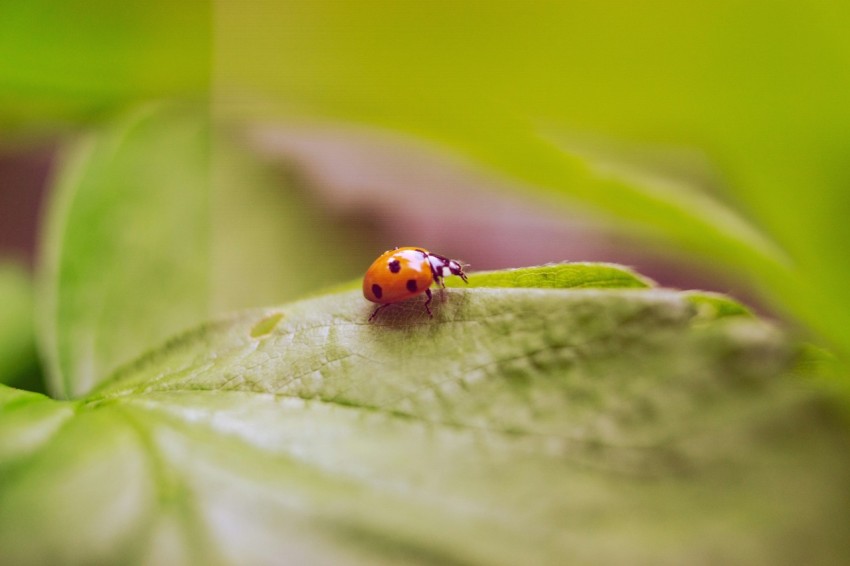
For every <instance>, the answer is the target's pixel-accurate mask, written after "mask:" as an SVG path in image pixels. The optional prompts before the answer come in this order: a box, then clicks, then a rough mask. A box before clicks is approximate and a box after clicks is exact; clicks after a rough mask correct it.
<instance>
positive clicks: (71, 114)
mask: <svg viewBox="0 0 850 566" xmlns="http://www.w3.org/2000/svg"><path fill="white" fill-rule="evenodd" d="M211 23H212V5H211V3H210V2H209V1H208V0H189V1H187V2H171V1H169V0H150V1H148V0H144V1H142V0H130V1H129V2H121V3H114V2H108V1H104V0H95V1H92V0H69V1H67V2H54V1H52V0H32V1H27V2H16V1H14V0H12V1H4V2H0V61H3V64H2V66H0V134H4V133H5V134H7V135H8V134H9V133H18V134H21V133H30V132H33V131H49V130H51V129H55V128H56V127H65V126H67V125H69V124H73V123H80V122H83V121H86V120H91V119H92V118H94V117H97V116H98V115H100V114H102V113H103V112H109V111H113V112H114V111H115V110H116V109H117V108H120V107H121V106H122V105H126V104H129V103H133V102H138V101H140V100H145V99H147V98H150V97H161V96H167V95H182V96H186V95H190V96H198V95H205V94H206V93H207V92H208V88H209V80H210V61H211V59H210V42H211V41H212V38H211V35H210V29H211Z"/></svg>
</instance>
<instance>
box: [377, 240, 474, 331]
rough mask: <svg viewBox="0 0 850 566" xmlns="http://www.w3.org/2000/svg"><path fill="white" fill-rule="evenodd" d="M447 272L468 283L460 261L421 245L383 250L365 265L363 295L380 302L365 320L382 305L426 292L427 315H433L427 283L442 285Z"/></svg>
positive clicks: (429, 285) (429, 287) (429, 288)
mask: <svg viewBox="0 0 850 566" xmlns="http://www.w3.org/2000/svg"><path fill="white" fill-rule="evenodd" d="M449 275H457V276H458V277H460V278H461V279H463V282H464V283H468V281H467V279H466V274H465V273H464V272H463V267H462V266H461V264H460V263H458V262H457V261H455V260H453V259H449V258H447V257H443V256H441V255H437V254H432V253H431V252H429V251H428V250H426V249H424V248H412V247H405V248H395V249H392V250H389V251H386V252H384V253H383V254H381V256H380V257H379V258H378V259H376V260H375V261H374V263H372V265H371V266H369V269H368V270H366V276H365V277H364V278H363V296H364V297H366V298H367V299H368V300H370V301H372V302H373V303H378V304H379V305H380V306H379V307H378V308H376V309H375V312H373V313H372V316H370V317H369V320H370V321H371V320H372V319H374V318H375V315H377V314H378V311H380V310H381V309H382V308H384V307H386V306H388V305H391V304H392V303H399V302H401V301H406V300H407V299H410V298H412V297H416V296H417V295H421V294H422V293H425V294H426V295H427V296H428V300H427V301H425V310H426V311H428V316H434V315H433V314H431V309H430V308H429V307H428V305H429V304H430V303H431V298H432V296H431V284H432V283H435V282H436V283H439V284H440V286H442V287H443V288H445V287H446V284H445V283H443V278H444V277H447V276H449Z"/></svg>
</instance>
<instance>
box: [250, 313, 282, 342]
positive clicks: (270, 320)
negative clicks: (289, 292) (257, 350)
mask: <svg viewBox="0 0 850 566" xmlns="http://www.w3.org/2000/svg"><path fill="white" fill-rule="evenodd" d="M282 318H283V313H282V312H277V313H274V314H272V315H269V316H267V317H266V318H264V319H262V320H261V321H260V322H258V323H257V324H255V325H254V326H253V328H251V338H260V337H262V336H265V335H266V334H268V333H269V332H271V331H272V330H274V328H275V326H277V323H278V322H280V319H282Z"/></svg>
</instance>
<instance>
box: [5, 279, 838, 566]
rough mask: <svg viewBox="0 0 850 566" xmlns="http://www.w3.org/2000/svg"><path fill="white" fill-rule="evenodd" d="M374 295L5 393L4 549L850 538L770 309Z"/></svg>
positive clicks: (215, 555)
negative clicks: (74, 393) (390, 299)
mask: <svg viewBox="0 0 850 566" xmlns="http://www.w3.org/2000/svg"><path fill="white" fill-rule="evenodd" d="M603 268H604V269H606V270H607V269H609V268H608V267H607V266H603ZM545 269H549V270H551V269H552V267H548V268H545ZM584 269H585V270H588V271H592V270H593V269H594V268H593V266H585V267H584ZM504 276H505V277H510V276H511V275H510V273H507V274H504ZM593 278H594V277H593V276H592V274H590V273H588V274H586V275H585V276H584V277H582V279H593ZM550 279H551V278H550ZM371 309H372V306H371V305H370V304H368V303H367V302H366V301H364V300H363V299H362V297H361V296H360V292H359V291H350V292H342V293H336V294H331V295H326V296H323V297H318V298H314V299H309V300H305V301H301V302H297V303H291V304H287V305H283V306H281V307H277V308H271V309H258V310H249V311H244V312H242V313H238V314H235V315H232V316H230V317H227V318H224V319H220V320H218V321H216V322H212V323H208V324H206V325H203V326H200V327H198V328H196V329H195V330H193V331H190V332H187V333H185V334H183V335H180V336H178V337H176V338H174V339H172V340H170V341H169V342H168V343H167V344H165V345H164V346H163V347H161V348H159V349H157V350H155V351H152V352H150V353H148V354H147V355H145V356H144V357H143V358H141V359H139V360H137V361H136V362H134V363H132V364H130V365H126V366H124V367H123V368H122V369H120V370H119V371H118V372H117V373H115V374H114V375H113V376H112V378H111V379H110V380H108V381H107V382H105V383H103V384H102V385H101V386H100V387H99V388H98V389H97V390H96V391H95V392H94V393H92V394H90V395H89V396H88V397H86V398H85V399H82V400H80V401H77V402H55V401H49V400H46V399H44V398H42V397H38V396H33V395H27V394H20V393H12V392H10V391H9V390H4V393H3V396H2V400H3V404H2V408H0V427H11V429H12V430H15V429H17V430H20V431H23V430H27V428H28V426H31V427H32V428H33V429H36V430H37V433H33V434H32V435H31V436H32V437H33V438H34V440H32V441H29V442H27V443H24V444H23V446H19V447H17V448H15V449H10V450H6V451H4V453H3V454H4V457H3V458H2V460H0V468H2V470H3V472H4V473H3V476H2V477H3V478H4V480H3V483H2V485H0V547H2V548H4V549H12V550H11V551H10V552H11V554H8V556H9V558H10V559H11V560H12V561H13V562H14V563H22V564H27V563H39V562H44V561H51V560H53V561H56V560H59V561H62V562H92V561H115V560H117V559H121V560H124V561H126V560H131V561H135V560H140V561H148V562H163V561H165V562H173V561H176V560H183V561H209V560H213V561H217V562H224V563H245V562H251V563H271V562H275V561H279V560H280V558H281V557H284V556H285V557H287V559H289V560H292V561H301V562H309V563H321V562H333V563H347V564H358V563H364V564H365V563H370V564H373V563H388V564H389V563H397V562H399V561H406V562H413V563H462V564H470V563H488V564H516V563H518V562H525V561H531V562H534V563H553V564H554V563H564V562H569V563H600V562H603V563H613V562H620V563H622V562H629V563H638V564H641V563H643V564H658V563H683V562H687V563H693V562H699V561H706V560H708V561H712V562H714V561H720V562H726V563H729V562H747V563H764V564H775V563H791V562H794V561H795V559H796V558H799V557H806V558H807V559H808V560H809V561H810V562H826V561H828V559H829V558H831V557H835V556H845V557H846V556H848V554H847V551H848V548H847V542H846V541H847V540H850V539H848V532H847V525H848V524H850V523H848V521H847V520H846V519H847V518H848V517H847V509H848V506H847V505H846V503H847V500H846V493H848V491H847V487H848V480H847V475H846V469H847V464H848V456H847V454H848V453H850V452H848V450H847V449H846V448H847V443H848V435H847V430H846V423H845V422H844V421H841V420H839V419H834V418H831V417H830V415H832V414H833V412H832V411H831V409H830V408H829V407H830V405H829V403H828V402H826V400H825V399H824V398H823V397H822V395H820V394H817V393H814V392H811V391H805V390H803V389H801V388H800V386H799V385H796V384H795V383H794V382H792V381H790V380H787V379H786V378H783V377H782V376H781V374H782V372H783V371H784V369H785V368H786V367H787V366H788V363H789V357H788V351H787V346H786V343H785V340H784V338H783V337H782V336H781V335H780V334H779V333H778V332H777V331H776V329H774V328H773V327H771V326H769V325H767V324H765V323H764V322H762V321H760V320H758V319H756V318H753V317H750V316H720V315H722V314H723V312H722V311H723V309H715V310H714V311H705V310H701V309H700V308H699V302H697V303H695V302H694V301H693V300H692V298H691V297H689V296H688V295H686V294H682V293H678V292H674V291H669V290H664V289H647V288H635V289H628V288H625V289H611V288H609V289H558V288H531V287H526V288H484V287H481V288H476V287H471V288H469V289H448V290H446V291H445V292H443V293H442V294H440V293H438V294H437V296H436V297H435V304H434V313H435V314H434V318H433V319H430V318H428V316H427V314H425V313H424V310H423V309H422V305H421V301H419V302H417V301H415V300H414V301H409V302H406V303H402V304H399V305H394V306H392V307H390V308H388V309H385V310H384V311H382V313H381V315H380V316H379V318H378V320H377V322H376V323H368V322H367V319H368V316H369V313H370V312H371ZM712 313H713V314H712ZM15 436H16V437H22V436H23V435H22V434H20V433H19V434H16V435H15ZM8 437H9V435H3V438H8ZM33 533H37V535H34V534H33ZM13 542H14V543H15V544H13Z"/></svg>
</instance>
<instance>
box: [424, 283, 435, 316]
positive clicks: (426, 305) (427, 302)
mask: <svg viewBox="0 0 850 566" xmlns="http://www.w3.org/2000/svg"><path fill="white" fill-rule="evenodd" d="M425 294H426V295H427V296H428V300H427V301H425V310H426V311H428V316H430V317H431V318H434V313H432V312H431V307H429V306H428V305H430V304H431V299H432V298H433V295H432V294H431V289H425Z"/></svg>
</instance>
